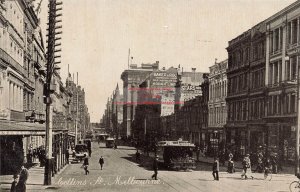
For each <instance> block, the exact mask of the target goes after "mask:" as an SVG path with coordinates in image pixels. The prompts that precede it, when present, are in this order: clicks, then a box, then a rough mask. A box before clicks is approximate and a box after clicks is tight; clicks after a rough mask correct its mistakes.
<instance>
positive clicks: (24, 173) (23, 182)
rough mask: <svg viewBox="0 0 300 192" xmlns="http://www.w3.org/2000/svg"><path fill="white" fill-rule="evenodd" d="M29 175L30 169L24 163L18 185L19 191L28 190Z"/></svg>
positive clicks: (24, 191) (17, 189)
mask: <svg viewBox="0 0 300 192" xmlns="http://www.w3.org/2000/svg"><path fill="white" fill-rule="evenodd" d="M28 177H29V173H28V170H27V169H26V168H25V167H24V165H22V166H21V171H20V178H19V182H18V184H17V185H16V191H17V192H26V182H27V179H28Z"/></svg>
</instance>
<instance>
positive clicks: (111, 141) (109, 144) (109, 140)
mask: <svg viewBox="0 0 300 192" xmlns="http://www.w3.org/2000/svg"><path fill="white" fill-rule="evenodd" d="M105 144H106V147H107V148H113V147H114V144H115V139H114V138H111V137H109V138H107V139H106V140H105Z"/></svg>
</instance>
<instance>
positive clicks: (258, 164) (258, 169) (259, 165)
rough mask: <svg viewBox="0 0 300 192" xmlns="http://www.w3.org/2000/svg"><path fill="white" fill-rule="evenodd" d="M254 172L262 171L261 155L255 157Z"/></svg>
mask: <svg viewBox="0 0 300 192" xmlns="http://www.w3.org/2000/svg"><path fill="white" fill-rule="evenodd" d="M254 172H257V173H262V172H263V160H262V158H261V157H258V159H257V166H256V169H255V171H254Z"/></svg>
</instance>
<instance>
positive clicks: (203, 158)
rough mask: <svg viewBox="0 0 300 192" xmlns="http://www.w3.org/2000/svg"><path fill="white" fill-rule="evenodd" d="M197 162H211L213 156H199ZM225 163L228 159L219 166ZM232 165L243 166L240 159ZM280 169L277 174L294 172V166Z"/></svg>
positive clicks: (236, 167) (237, 167)
mask: <svg viewBox="0 0 300 192" xmlns="http://www.w3.org/2000/svg"><path fill="white" fill-rule="evenodd" d="M197 162H199V163H208V164H213V162H214V158H212V157H203V156H200V157H199V161H197ZM227 163H228V161H226V162H225V165H224V166H222V165H221V163H220V166H221V167H227ZM234 166H235V169H242V168H243V166H242V162H241V161H236V162H234ZM255 168H256V165H254V167H252V170H254V169H255ZM282 169H283V170H282V171H278V174H295V167H294V166H282Z"/></svg>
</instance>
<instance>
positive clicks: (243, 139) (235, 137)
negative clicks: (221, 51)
mask: <svg viewBox="0 0 300 192" xmlns="http://www.w3.org/2000/svg"><path fill="white" fill-rule="evenodd" d="M250 48H251V30H248V31H246V32H244V33H243V34H241V35H239V36H238V37H236V38H235V39H233V40H231V41H229V46H228V47H227V51H228V69H227V79H228V95H227V98H226V101H227V108H228V119H227V124H226V131H227V135H226V138H227V139H226V140H227V143H228V144H229V145H232V146H234V147H233V148H234V149H231V150H234V151H235V152H236V155H244V154H245V147H246V145H247V144H248V143H247V138H248V130H247V122H248V90H249V64H250Z"/></svg>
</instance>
